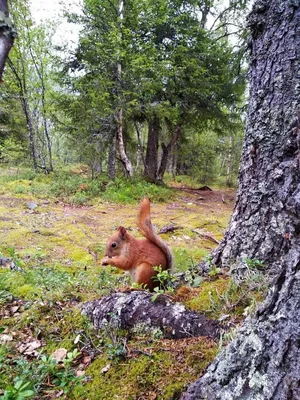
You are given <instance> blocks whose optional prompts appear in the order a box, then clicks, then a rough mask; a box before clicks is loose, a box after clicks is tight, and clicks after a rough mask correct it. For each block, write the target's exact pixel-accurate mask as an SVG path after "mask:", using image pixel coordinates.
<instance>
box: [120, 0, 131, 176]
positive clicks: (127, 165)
mask: <svg viewBox="0 0 300 400" xmlns="http://www.w3.org/2000/svg"><path fill="white" fill-rule="evenodd" d="M118 15H119V18H120V33H119V39H120V47H121V43H122V31H121V29H122V21H123V19H124V1H123V0H119V11H118ZM117 68H118V81H119V86H120V89H119V96H120V99H119V103H120V105H119V110H118V112H117V139H118V145H119V155H120V160H121V163H122V164H123V167H124V169H125V174H126V176H128V177H130V178H132V176H133V168H132V165H131V162H130V160H129V158H128V157H127V154H126V150H125V144H124V135H123V108H122V107H123V105H122V88H121V86H122V84H121V82H122V64H121V56H120V55H119V61H118V65H117Z"/></svg>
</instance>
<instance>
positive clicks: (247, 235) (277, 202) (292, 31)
mask: <svg viewBox="0 0 300 400" xmlns="http://www.w3.org/2000/svg"><path fill="white" fill-rule="evenodd" d="M296 4H297V6H296ZM249 25H250V26H251V29H252V37H253V40H252V58H251V60H252V61H251V88H250V104H249V112H248V123H247V134H246V138H245V143H244V149H243V156H242V163H241V168H240V175H239V190H238V195H237V202H236V205H235V208H234V212H233V215H232V218H231V222H230V225H229V228H228V229H227V232H226V234H225V237H224V240H223V241H222V244H221V246H220V247H219V248H218V249H217V250H216V252H215V258H214V261H215V262H216V263H217V264H222V265H228V264H230V263H231V262H233V261H234V262H235V261H236V260H237V259H240V258H243V257H247V258H258V259H261V260H264V261H265V264H266V265H267V266H268V265H271V264H272V268H274V267H275V266H276V270H279V269H280V264H281V256H282V255H283V254H285V253H286V251H287V250H288V249H289V248H291V247H292V246H293V243H294V239H295V238H296V237H297V236H298V234H299V229H300V219H299V210H300V194H299V193H300V186H299V176H300V169H299V165H300V164H299V161H300V159H299V157H300V153H299V145H300V125H299V123H300V121H299V118H300V117H299V114H298V113H299V103H300V91H299V85H300V75H299V59H300V33H299V3H298V2H294V1H286V2H280V1H275V0H274V1H271V2H267V1H259V2H257V3H256V5H255V6H254V11H253V12H252V14H251V15H250V17H249Z"/></svg>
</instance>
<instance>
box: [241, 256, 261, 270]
mask: <svg viewBox="0 0 300 400" xmlns="http://www.w3.org/2000/svg"><path fill="white" fill-rule="evenodd" d="M243 261H244V263H245V264H246V266H247V267H248V268H249V269H250V270H252V271H253V270H256V269H261V268H263V267H264V261H262V260H258V259H257V258H244V259H243Z"/></svg>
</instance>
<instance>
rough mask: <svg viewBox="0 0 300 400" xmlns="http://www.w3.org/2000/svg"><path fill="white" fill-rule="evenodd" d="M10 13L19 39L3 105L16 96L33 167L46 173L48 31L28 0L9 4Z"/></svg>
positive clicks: (49, 165) (49, 156)
mask: <svg viewBox="0 0 300 400" xmlns="http://www.w3.org/2000/svg"><path fill="white" fill-rule="evenodd" d="M11 15H12V18H13V20H14V24H15V26H16V28H17V30H18V39H17V40H16V43H15V46H14V48H13V49H12V51H11V54H10V58H9V60H8V66H9V69H8V70H7V90H6V94H5V93H3V107H4V109H7V110H9V108H10V106H11V105H10V102H8V103H6V102H5V96H7V95H9V97H10V99H13V101H14V102H15V100H16V99H17V100H18V101H19V102H20V104H21V107H22V110H23V119H24V122H23V124H24V126H25V127H26V129H27V135H28V142H29V150H30V157H31V160H32V163H33V166H34V169H35V170H37V169H42V170H44V171H48V172H49V171H52V170H53V166H52V149H51V138H50V133H49V122H48V119H49V116H48V115H47V106H48V104H47V100H48V99H47V93H46V91H47V89H48V82H47V79H48V74H49V64H50V56H49V52H48V51H49V50H50V43H49V41H48V39H47V36H48V33H49V32H47V33H46V28H44V27H41V26H36V25H34V23H33V21H32V17H31V14H30V10H29V3H28V1H27V0H19V1H18V2H14V3H13V4H11ZM13 108H16V107H15V106H13ZM13 118H14V117H13Z"/></svg>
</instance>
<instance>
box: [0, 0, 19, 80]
mask: <svg viewBox="0 0 300 400" xmlns="http://www.w3.org/2000/svg"><path fill="white" fill-rule="evenodd" d="M15 36H16V32H15V30H14V27H13V23H12V21H11V19H10V18H9V13H8V6H7V0H0V82H2V74H3V70H4V65H5V61H6V59H7V57H8V53H9V51H10V49H11V48H12V45H13V43H14V38H15Z"/></svg>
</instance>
